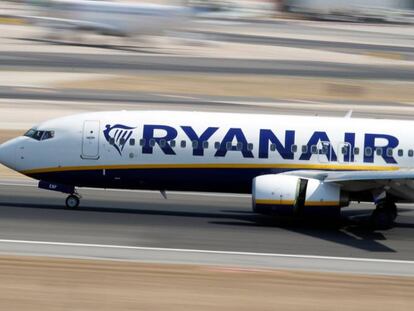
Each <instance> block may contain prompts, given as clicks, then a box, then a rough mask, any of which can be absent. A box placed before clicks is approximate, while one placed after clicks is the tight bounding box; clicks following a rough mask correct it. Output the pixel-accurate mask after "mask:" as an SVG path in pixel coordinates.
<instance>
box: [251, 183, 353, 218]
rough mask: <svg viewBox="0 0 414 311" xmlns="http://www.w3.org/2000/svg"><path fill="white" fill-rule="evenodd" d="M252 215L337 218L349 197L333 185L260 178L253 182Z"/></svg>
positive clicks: (337, 186) (347, 203)
mask: <svg viewBox="0 0 414 311" xmlns="http://www.w3.org/2000/svg"><path fill="white" fill-rule="evenodd" d="M252 187H253V189H252V196H253V211H254V212H255V213H259V214H276V215H281V216H291V215H304V214H306V215H315V214H318V215H324V216H329V215H339V213H340V208H341V207H343V206H347V205H349V196H348V194H347V193H346V192H343V191H341V187H340V186H339V185H337V184H334V183H324V182H323V181H320V180H318V179H312V178H301V177H297V176H291V175H262V176H258V177H256V178H255V179H254V180H253V185H252Z"/></svg>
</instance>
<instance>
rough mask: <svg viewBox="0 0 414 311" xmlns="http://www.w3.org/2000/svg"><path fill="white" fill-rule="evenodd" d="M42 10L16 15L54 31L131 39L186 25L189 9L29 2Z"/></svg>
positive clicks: (78, 0)
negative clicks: (35, 14)
mask: <svg viewBox="0 0 414 311" xmlns="http://www.w3.org/2000/svg"><path fill="white" fill-rule="evenodd" d="M29 3H31V4H34V3H36V4H38V5H40V6H42V7H43V8H44V10H43V11H44V13H42V15H40V16H20V17H21V18H24V19H26V20H28V21H29V22H31V23H34V24H38V25H41V26H46V27H49V28H52V29H54V30H56V29H61V30H76V31H86V32H92V33H97V34H101V35H111V36H122V37H132V36H137V35H161V34H162V33H163V32H164V31H167V30H176V29H178V28H179V27H181V26H183V25H186V24H187V23H188V22H189V17H191V15H192V13H193V12H192V10H191V9H189V8H186V7H182V6H171V5H157V4H149V3H132V2H130V3H128V2H111V1H88V0H41V1H29Z"/></svg>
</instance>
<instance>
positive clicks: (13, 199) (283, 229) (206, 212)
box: [0, 182, 414, 275]
mask: <svg viewBox="0 0 414 311" xmlns="http://www.w3.org/2000/svg"><path fill="white" fill-rule="evenodd" d="M81 193H82V195H83V197H84V198H83V200H82V207H81V208H80V209H79V210H66V209H64V208H63V200H64V197H63V196H62V195H61V194H56V193H52V192H47V191H42V190H38V189H36V187H35V186H34V185H33V184H30V183H26V182H17V183H16V184H11V185H10V183H9V185H7V182H6V183H2V184H1V185H0V207H1V208H0V252H1V253H13V254H25V255H53V256H65V257H80V258H85V257H87V258H107V259H108V258H111V259H122V260H137V261H155V262H164V263H167V262H169V263H191V264H210V265H236V266H247V267H262V268H263V267H265V268H286V269H302V270H312V271H315V270H316V271H336V272H338V271H340V272H354V273H372V274H395V275H414V262H413V260H414V252H413V250H412V247H411V245H412V242H413V239H414V232H413V228H414V225H413V223H414V207H413V206H410V205H408V206H403V207H401V209H400V216H399V218H398V220H397V224H396V228H395V229H393V230H390V231H386V232H372V231H370V230H369V228H368V227H367V225H366V224H364V219H366V218H367V217H368V215H369V213H370V211H371V210H372V206H370V205H367V204H360V205H358V206H356V205H354V206H353V207H352V208H349V209H347V210H344V212H343V219H342V221H341V224H339V225H338V226H331V225H328V224H326V223H325V224H323V223H322V224H321V223H314V222H312V221H309V222H295V221H292V220H284V221H277V220H273V219H270V218H268V217H263V216H257V215H254V214H252V213H251V209H250V197H249V196H238V195H225V194H224V195H217V194H196V193H168V199H167V200H165V199H163V198H162V197H161V195H160V194H159V193H157V192H146V191H134V192H130V191H103V190H92V189H82V190H81ZM349 217H351V219H352V220H350V218H349ZM356 219H357V220H358V221H357V220H356ZM356 224H358V225H356ZM30 241H37V242H35V243H33V242H30ZM39 241H40V242H39ZM287 255H290V256H287ZM340 257H345V258H340ZM349 258H366V259H364V260H355V259H349ZM370 259H374V260H370ZM378 259H383V260H379V261H378ZM401 261H402V262H401ZM407 261H408V262H407Z"/></svg>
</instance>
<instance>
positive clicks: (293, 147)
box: [290, 145, 298, 153]
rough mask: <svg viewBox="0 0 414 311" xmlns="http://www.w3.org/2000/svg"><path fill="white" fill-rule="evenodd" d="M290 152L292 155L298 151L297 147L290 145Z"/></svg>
mask: <svg viewBox="0 0 414 311" xmlns="http://www.w3.org/2000/svg"><path fill="white" fill-rule="evenodd" d="M290 151H292V152H293V153H295V152H297V151H298V146H296V145H292V147H290Z"/></svg>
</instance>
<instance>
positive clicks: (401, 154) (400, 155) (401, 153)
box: [398, 149, 404, 157]
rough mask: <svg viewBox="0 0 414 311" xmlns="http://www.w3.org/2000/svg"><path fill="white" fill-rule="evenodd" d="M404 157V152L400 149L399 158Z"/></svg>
mask: <svg viewBox="0 0 414 311" xmlns="http://www.w3.org/2000/svg"><path fill="white" fill-rule="evenodd" d="M403 155H404V150H402V149H398V156H399V157H402V156H403Z"/></svg>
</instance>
